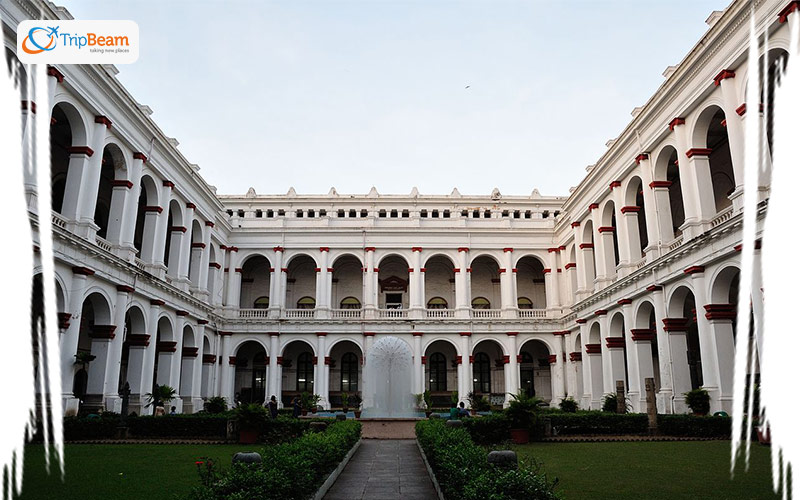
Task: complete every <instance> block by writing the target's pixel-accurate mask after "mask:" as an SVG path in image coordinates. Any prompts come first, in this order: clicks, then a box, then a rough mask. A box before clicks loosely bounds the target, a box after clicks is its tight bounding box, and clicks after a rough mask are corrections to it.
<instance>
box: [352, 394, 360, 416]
mask: <svg viewBox="0 0 800 500" xmlns="http://www.w3.org/2000/svg"><path fill="white" fill-rule="evenodd" d="M350 401H351V402H352V404H353V413H354V414H355V416H356V418H361V396H359V395H358V393H355V394H353V397H352V398H350Z"/></svg>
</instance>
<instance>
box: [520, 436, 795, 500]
mask: <svg viewBox="0 0 800 500" xmlns="http://www.w3.org/2000/svg"><path fill="white" fill-rule="evenodd" d="M730 446H731V445H730V441H677V442H670V441H667V442H628V443H625V442H622V443H532V444H527V445H524V446H514V447H513V448H514V449H516V450H517V453H518V454H519V457H520V459H522V458H524V457H526V458H531V457H533V458H535V459H536V461H537V462H540V463H542V468H543V470H544V472H546V473H547V477H548V479H550V480H552V479H554V478H558V486H557V487H556V490H557V491H559V492H561V493H562V495H563V496H564V498H566V499H569V500H571V499H574V498H590V499H592V500H595V499H604V498H608V499H615V500H616V499H626V498H631V499H634V498H635V499H642V498H646V499H648V500H652V499H660V498H664V499H676V498H698V499H699V498H702V499H747V498H758V499H762V498H766V499H772V498H774V499H779V498H780V497H779V496H777V495H775V494H773V493H772V482H771V481H772V480H771V469H770V456H769V448H767V447H765V446H760V445H758V444H756V443H754V444H753V445H752V448H751V454H750V470H749V472H747V473H745V472H744V465H743V462H742V464H740V466H738V467H737V469H736V475H735V477H734V479H733V480H731V477H730V472H729V471H730Z"/></svg>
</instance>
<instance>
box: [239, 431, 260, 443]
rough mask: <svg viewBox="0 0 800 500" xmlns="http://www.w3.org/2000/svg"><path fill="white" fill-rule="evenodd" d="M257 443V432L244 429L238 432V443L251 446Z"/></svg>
mask: <svg viewBox="0 0 800 500" xmlns="http://www.w3.org/2000/svg"><path fill="white" fill-rule="evenodd" d="M256 441H258V431H256V430H253V429H246V430H240V431H239V442H240V443H241V444H253V443H255V442H256Z"/></svg>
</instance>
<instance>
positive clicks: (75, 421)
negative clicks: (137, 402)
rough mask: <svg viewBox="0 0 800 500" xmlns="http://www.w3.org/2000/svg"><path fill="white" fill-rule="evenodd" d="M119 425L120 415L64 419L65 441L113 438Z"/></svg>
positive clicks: (108, 414)
mask: <svg viewBox="0 0 800 500" xmlns="http://www.w3.org/2000/svg"><path fill="white" fill-rule="evenodd" d="M119 425H120V421H119V415H117V414H114V413H103V414H102V415H100V416H97V417H64V439H65V440H66V441H82V440H85V439H107V438H113V437H115V436H116V434H117V426H119Z"/></svg>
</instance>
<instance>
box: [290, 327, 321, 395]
mask: <svg viewBox="0 0 800 500" xmlns="http://www.w3.org/2000/svg"><path fill="white" fill-rule="evenodd" d="M281 352H282V354H281V364H282V365H283V368H282V371H283V377H282V391H281V398H282V399H283V403H284V405H286V404H287V403H288V402H289V401H291V400H292V398H294V397H295V396H298V395H300V393H302V392H308V393H309V394H314V393H315V392H318V391H317V390H316V389H315V382H316V376H315V375H316V374H315V371H316V370H315V368H316V366H315V361H316V360H317V359H320V360H321V359H322V358H321V357H320V358H317V356H318V355H319V354H318V353H317V352H316V351H315V350H314V346H313V345H312V343H311V342H309V341H308V340H307V339H305V338H302V337H294V338H292V339H291V340H289V341H288V342H287V343H286V344H285V345H284V346H283V348H282V350H281ZM319 356H321V355H319Z"/></svg>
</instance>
